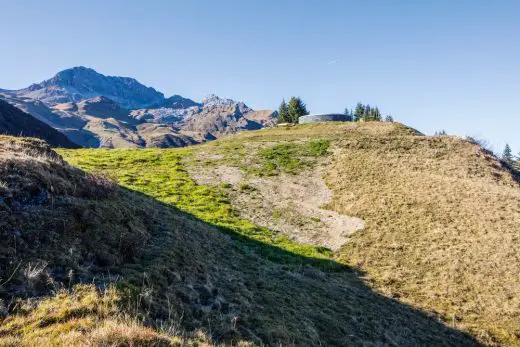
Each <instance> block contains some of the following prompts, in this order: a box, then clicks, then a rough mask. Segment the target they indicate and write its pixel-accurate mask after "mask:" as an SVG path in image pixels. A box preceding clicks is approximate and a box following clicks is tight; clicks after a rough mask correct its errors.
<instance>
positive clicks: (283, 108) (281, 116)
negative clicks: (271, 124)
mask: <svg viewBox="0 0 520 347" xmlns="http://www.w3.org/2000/svg"><path fill="white" fill-rule="evenodd" d="M278 123H292V122H291V120H290V118H289V108H288V107H287V103H286V102H285V99H284V100H282V103H281V104H280V107H278Z"/></svg>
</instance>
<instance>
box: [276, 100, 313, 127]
mask: <svg viewBox="0 0 520 347" xmlns="http://www.w3.org/2000/svg"><path fill="white" fill-rule="evenodd" d="M308 114H309V112H308V111H307V107H306V106H305V103H304V102H303V101H302V99H300V98H299V97H295V96H293V97H292V98H291V99H290V100H289V103H286V102H285V99H284V100H283V101H282V103H281V104H280V107H279V108H278V123H293V124H298V118H300V117H301V116H305V115H308Z"/></svg>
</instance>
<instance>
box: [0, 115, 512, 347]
mask: <svg viewBox="0 0 520 347" xmlns="http://www.w3.org/2000/svg"><path fill="white" fill-rule="evenodd" d="M19 141H20V140H15V139H12V138H3V139H2V141H0V149H1V150H0V174H1V175H0V177H6V179H4V178H2V180H4V182H3V184H2V186H3V187H4V188H3V190H1V191H0V197H2V199H1V200H0V201H1V203H0V217H1V218H0V231H1V233H3V234H2V235H0V236H1V240H2V241H1V242H2V248H1V249H2V251H1V252H0V266H1V273H0V278H1V280H0V289H1V292H0V298H2V300H3V302H4V310H3V311H2V312H4V313H3V315H4V316H5V317H6V318H5V319H4V321H3V323H2V324H1V325H0V345H2V344H4V345H6V344H7V345H8V344H11V345H20V344H25V345H34V344H45V343H49V342H48V341H51V342H52V343H54V344H61V345H70V341H75V343H76V344H77V345H88V343H91V342H89V341H97V344H101V343H106V344H110V343H116V344H117V343H121V344H123V343H125V342H126V343H129V342H128V341H134V342H135V343H140V344H143V345H150V346H152V345H166V346H167V345H176V344H183V343H184V344H192V345H197V344H199V345H202V344H210V345H213V344H219V343H223V344H234V345H237V344H242V345H247V344H254V345H258V344H267V345H279V344H281V345H298V346H302V345H303V346H305V345H337V346H344V345H399V346H403V345H409V346H416V345H454V346H455V345H456V346H461V345H478V344H479V343H483V344H490V345H492V344H509V345H514V344H518V342H519V341H518V331H519V329H520V326H519V325H518V319H516V318H517V316H518V314H519V313H520V305H519V302H518V300H519V298H518V295H517V294H516V292H515V290H516V288H517V284H516V283H517V280H516V279H517V278H518V275H520V274H519V272H520V266H519V265H520V264H519V261H520V260H519V258H518V257H517V253H516V249H517V247H516V246H517V243H518V242H519V240H518V238H517V237H516V236H515V235H517V234H518V232H519V231H520V230H519V229H518V228H519V227H518V225H520V224H519V223H518V222H519V219H520V211H519V209H518V208H519V207H518V206H520V204H519V202H520V191H519V189H518V185H517V183H516V182H514V181H513V179H512V178H511V175H510V174H509V173H508V172H507V171H506V170H504V169H503V168H502V167H501V166H500V163H499V162H497V161H496V160H495V159H494V158H493V157H491V156H490V155H489V154H487V153H484V152H483V151H482V150H480V149H479V148H478V147H476V146H475V145H472V144H470V143H467V142H465V141H463V140H460V139H457V138H452V137H425V136H421V135H420V134H419V133H417V132H415V131H414V130H412V129H409V128H407V127H404V126H402V125H399V124H393V123H361V124H359V123H358V124H355V123H352V124H310V125H304V126H297V127H290V128H275V129H269V130H260V131H255V132H248V133H243V134H240V135H235V136H230V137H225V138H222V139H220V140H218V141H215V142H212V143H208V144H205V145H202V146H194V147H190V148H183V149H146V150H137V149H135V150H134V149H132V150H86V149H82V150H60V154H61V155H63V157H64V158H65V159H66V160H67V161H68V162H69V163H71V164H73V165H74V166H78V167H80V168H81V169H83V170H85V171H86V172H88V174H85V173H84V172H83V171H81V170H78V169H74V168H73V167H71V166H68V165H67V164H65V163H64V162H63V161H61V159H60V158H59V157H57V156H55V155H54V154H53V152H51V151H50V150H48V149H45V146H44V145H43V144H41V143H39V142H34V141H29V140H25V141H24V142H23V143H19ZM21 167H23V168H24V170H19V168H21ZM107 177H110V179H109V178H107ZM207 178H210V180H209V181H207V182H206V181H205V179H207ZM111 179H114V180H115V181H116V182H117V183H118V184H119V185H120V186H117V185H115V184H114V183H113V182H112V181H111ZM323 181H324V182H325V183H326V184H327V186H328V188H327V186H325V185H324V184H323V187H322V183H320V182H323ZM205 182H206V183H205ZM264 186H265V187H264ZM266 187H267V188H268V189H267V188H266ZM307 189H309V192H310V193H309V192H302V191H301V190H307ZM314 195H318V196H319V197H320V199H316V200H314V199H312V198H313V196H314ZM321 197H323V199H321ZM309 199H310V200H309ZM280 200H283V201H282V202H283V204H278V201H280ZM323 201H327V203H326V204H327V205H326V206H311V205H312V204H320V203H323ZM302 207H303V208H302ZM324 207H325V208H328V209H329V210H330V211H329V213H327V210H325V209H324ZM333 211H336V212H333ZM318 212H319V213H320V215H319V217H320V218H317V217H316V215H315V213H318ZM337 212H339V213H337ZM342 215H344V216H347V217H348V216H350V217H352V218H354V217H356V218H358V219H362V220H363V222H364V227H363V229H362V230H358V231H355V232H353V233H349V234H346V235H336V236H341V237H343V238H345V239H346V240H348V242H347V243H346V244H345V245H343V246H342V247H339V248H337V249H336V250H335V251H332V250H331V249H329V248H326V247H325V246H324V244H325V245H326V244H327V243H326V241H327V240H324V238H323V237H321V238H320V237H314V236H319V235H320V234H321V235H327V233H329V232H330V231H331V230H332V229H330V228H329V227H328V225H329V224H327V223H329V222H331V223H332V224H331V225H335V226H336V227H338V225H339V228H340V229H341V227H342V226H344V224H341V223H340V224H338V225H336V224H334V223H336V222H338V221H340V222H341V221H342V219H341V218H340V217H341V216H342ZM347 217H345V218H347ZM350 217H349V218H350ZM342 218H343V217H342ZM329 229H330V230H329ZM297 231H298V232H303V233H307V234H304V235H303V236H302V234H297V233H296V232H297ZM309 235H310V236H311V237H308V236H309ZM325 238H327V237H325ZM302 240H308V242H307V241H305V242H304V243H302V242H303V241H302ZM337 240H342V238H340V237H338V238H337ZM34 245H38V246H37V247H34ZM78 283H90V284H91V285H87V286H85V285H78ZM52 293H56V294H54V295H51V296H49V298H48V299H45V300H43V301H38V300H29V301H28V300H26V298H28V297H29V298H31V297H37V296H41V295H49V294H52ZM51 312H52V314H51ZM27 327H31V329H28V328H27ZM470 335H471V336H470Z"/></svg>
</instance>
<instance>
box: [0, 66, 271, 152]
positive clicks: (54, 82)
mask: <svg viewBox="0 0 520 347" xmlns="http://www.w3.org/2000/svg"><path fill="white" fill-rule="evenodd" d="M0 93H1V94H2V95H3V96H4V98H5V99H6V101H8V102H9V103H11V104H13V105H15V106H16V107H18V108H20V109H22V110H23V111H24V112H27V113H30V114H31V115H33V116H34V117H35V118H37V119H39V120H40V121H42V122H44V123H46V124H48V125H49V126H51V127H53V128H55V129H57V130H59V131H60V132H62V133H64V134H65V135H66V136H67V137H68V138H69V139H71V140H72V141H73V142H75V143H77V144H79V145H81V146H85V147H108V148H118V147H150V146H159V147H178V146H185V145H190V144H194V143H200V142H204V141H207V140H213V139H215V138H218V137H220V136H223V135H226V134H230V133H235V132H239V131H246V130H254V129H260V128H262V127H265V126H272V125H273V124H274V123H275V120H276V117H277V113H276V112H273V111H268V110H263V111H260V112H257V111H254V110H253V109H251V108H249V107H248V106H247V105H246V104H245V103H243V102H236V101H234V100H232V99H226V98H220V97H218V96H216V95H214V94H210V95H208V96H207V97H205V98H204V99H203V100H202V101H201V102H200V103H198V102H195V101H193V100H191V99H189V98H185V97H183V96H181V95H173V96H171V97H168V98H165V96H164V94H163V93H161V92H159V91H157V90H155V89H154V88H152V87H147V86H145V85H143V84H141V83H139V82H138V81H137V80H135V79H133V78H130V77H114V76H105V75H103V74H100V73H98V72H96V71H95V70H93V69H90V68H86V67H82V66H80V67H74V68H71V69H67V70H63V71H61V72H59V73H57V74H56V75H55V76H54V77H52V78H50V79H48V80H45V81H43V82H41V83H36V84H33V85H31V86H29V87H27V88H23V89H20V90H1V89H0ZM145 123H152V124H155V125H156V126H150V125H149V126H145V127H143V126H142V125H143V124H145ZM140 129H146V131H145V132H144V133H141V132H140Z"/></svg>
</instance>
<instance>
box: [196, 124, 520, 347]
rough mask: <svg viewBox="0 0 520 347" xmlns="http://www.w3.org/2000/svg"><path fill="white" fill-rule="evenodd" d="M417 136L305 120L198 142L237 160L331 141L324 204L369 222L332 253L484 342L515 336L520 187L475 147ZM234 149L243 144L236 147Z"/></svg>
mask: <svg viewBox="0 0 520 347" xmlns="http://www.w3.org/2000/svg"><path fill="white" fill-rule="evenodd" d="M419 135H420V134H418V133H417V132H415V131H413V130H411V129H408V128H406V127H404V126H402V125H400V124H395V123H344V124H331V123H329V124H309V125H304V126H296V127H288V128H276V129H270V130H263V131H259V132H251V133H244V134H240V135H238V136H233V137H228V138H224V139H221V140H220V141H218V142H217V143H214V144H210V145H207V146H206V147H205V148H206V149H205V151H206V152H209V153H213V155H214V156H215V155H218V154H222V153H224V154H225V155H224V161H227V162H231V163H233V164H235V165H236V164H237V163H240V162H241V161H245V160H247V157H248V156H250V155H251V154H250V153H251V149H250V148H253V147H255V146H256V147H258V145H259V144H260V148H262V147H265V146H271V145H272V143H273V142H276V141H308V140H312V139H329V140H331V147H332V148H334V149H335V150H334V152H335V155H334V156H333V159H332V164H331V165H329V166H328V167H327V168H326V169H325V170H324V171H325V172H326V173H325V179H326V182H327V184H328V186H329V187H330V189H331V190H332V192H333V199H332V201H331V202H330V203H329V205H328V208H329V209H332V210H334V211H337V212H340V213H342V214H345V215H348V216H356V217H359V218H362V219H363V220H365V221H366V224H365V230H363V231H361V232H358V233H355V234H354V235H353V236H352V237H351V239H350V242H349V243H348V244H347V245H346V246H345V247H344V248H343V249H342V250H340V251H339V252H337V257H338V260H340V261H342V262H344V263H346V264H350V265H353V266H355V267H357V268H359V269H361V270H363V271H366V273H367V278H368V279H369V281H370V283H372V285H373V286H374V287H375V288H377V290H378V291H380V292H381V293H383V294H384V295H386V296H388V297H392V298H396V299H398V300H400V301H402V302H405V303H408V304H411V305H413V306H414V307H418V308H421V309H423V310H425V311H427V312H432V313H435V314H439V315H440V316H441V317H442V319H443V320H444V321H445V322H446V324H448V325H450V326H452V327H454V328H456V329H459V330H463V331H469V332H471V333H472V334H473V335H474V336H475V337H477V338H478V339H479V340H480V341H481V342H483V343H485V344H491V345H493V344H506V345H517V344H520V340H519V336H520V295H519V294H518V293H520V284H519V283H520V282H519V281H518V278H520V256H519V251H518V249H520V237H519V235H520V189H519V186H518V184H517V183H516V182H515V181H514V180H513V178H512V176H511V173H510V172H509V171H508V170H507V169H506V168H505V167H502V165H501V163H500V162H499V161H498V160H497V159H496V158H494V157H493V156H492V155H490V154H489V153H487V152H486V151H483V150H481V149H480V148H479V147H478V146H476V145H474V144H471V143H469V142H468V141H465V140H462V139H460V138H456V137H446V136H443V137H425V136H419ZM262 144H263V145H262ZM233 148H234V149H235V150H232V149H233ZM240 148H249V149H246V150H244V151H243V152H244V153H243V154H242V155H241V156H240V155H237V153H240V151H239V149H240ZM214 165H216V167H215V170H218V164H214Z"/></svg>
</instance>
